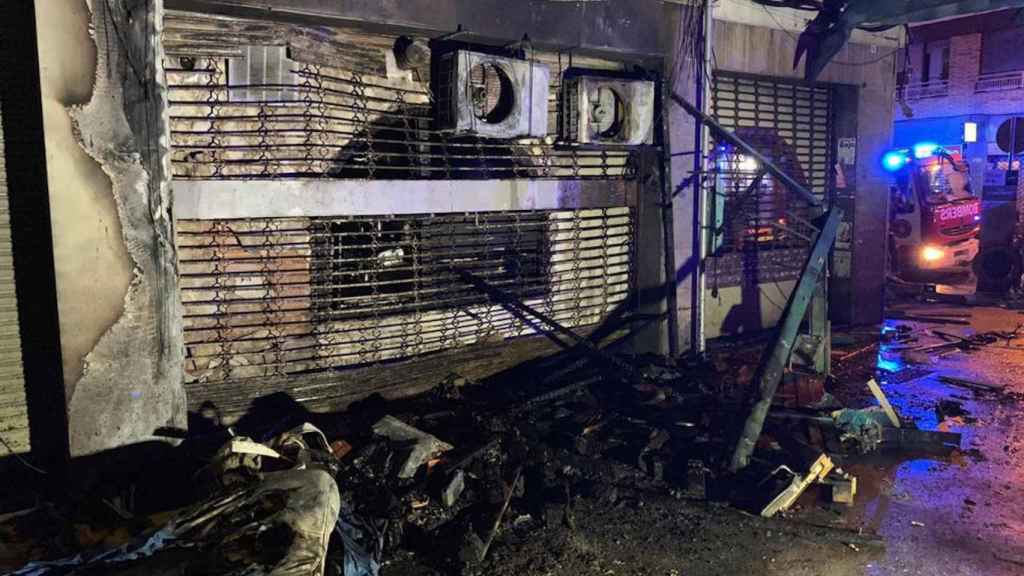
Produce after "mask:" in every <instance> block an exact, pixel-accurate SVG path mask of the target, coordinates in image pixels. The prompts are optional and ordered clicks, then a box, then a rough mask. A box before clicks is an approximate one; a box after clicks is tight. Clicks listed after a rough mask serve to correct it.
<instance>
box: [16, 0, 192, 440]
mask: <svg viewBox="0 0 1024 576" xmlns="http://www.w3.org/2000/svg"><path fill="white" fill-rule="evenodd" d="M161 13H162V2H161V1H160V0H155V1H146V0H141V1H139V2H123V1H116V2H109V1H108V0H98V1H96V0H94V1H93V2H90V3H86V2H84V1H78V0H70V1H69V0H37V5H36V27H37V33H38V38H39V61H40V75H41V78H40V80H41V89H42V98H43V122H44V130H45V141H46V155H47V168H48V179H49V190H50V205H51V210H52V218H53V237H54V260H55V268H56V278H57V302H58V311H59V314H60V330H61V350H62V353H63V357H64V366H63V370H64V376H65V378H64V379H65V386H66V397H67V410H68V420H69V436H70V438H69V443H70V449H71V455H72V456H80V455H85V454H91V453H96V452H100V451H103V450H107V449H111V448H115V447H118V446H123V445H126V444H131V443H136V442H140V441H145V440H149V439H152V438H153V434H154V432H155V431H156V430H157V429H158V428H161V427H177V428H183V427H184V426H185V408H184V407H185V397H184V389H183V386H182V381H183V380H182V376H181V355H182V344H181V326H180V303H179V302H178V296H177V289H176V284H175V282H176V281H175V273H174V262H175V260H174V252H173V243H172V242H171V238H172V235H171V222H170V219H169V216H168V212H169V203H168V192H167V190H168V188H167V182H166V176H165V175H166V174H167V170H166V154H165V152H166V143H167V138H166V135H165V134H164V133H163V131H164V130H165V129H166V122H165V121H164V120H163V114H164V110H165V107H166V94H165V92H164V91H163V90H162V89H161V84H162V79H161V77H160V74H159V71H158V70H157V67H156V65H155V64H154V63H156V62H160V60H161V56H162V48H161V46H160V43H159V33H158V32H159V27H160V26H161V23H160V18H159V15H160V14H161ZM129 118H130V119H131V121H129ZM133 128H134V131H133Z"/></svg>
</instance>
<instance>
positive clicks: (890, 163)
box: [882, 150, 910, 172]
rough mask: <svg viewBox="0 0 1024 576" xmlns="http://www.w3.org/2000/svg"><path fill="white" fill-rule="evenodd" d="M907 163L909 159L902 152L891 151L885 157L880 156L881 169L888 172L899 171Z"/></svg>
mask: <svg viewBox="0 0 1024 576" xmlns="http://www.w3.org/2000/svg"><path fill="white" fill-rule="evenodd" d="M908 162H910V158H907V153H906V152H905V151H903V150H893V151H892V152H886V154H885V156H882V167H883V168H885V169H886V170H888V171H889V172H896V171H898V170H900V169H901V168H903V167H904V166H906V165H907V163H908Z"/></svg>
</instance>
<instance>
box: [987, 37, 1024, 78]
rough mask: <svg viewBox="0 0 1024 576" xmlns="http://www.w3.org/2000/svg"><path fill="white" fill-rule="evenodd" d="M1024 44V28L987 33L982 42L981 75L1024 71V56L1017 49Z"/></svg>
mask: <svg viewBox="0 0 1024 576" xmlns="http://www.w3.org/2000/svg"><path fill="white" fill-rule="evenodd" d="M1022 42H1024V27H1016V28H1007V29H1006V30H996V31H993V32H986V33H985V35H984V36H983V37H982V40H981V73H982V74H999V73H1001V72H1016V71H1019V70H1024V55H1022V54H1021V51H1020V50H1018V49H1016V48H1017V47H1018V46H1020V45H1021V43H1022Z"/></svg>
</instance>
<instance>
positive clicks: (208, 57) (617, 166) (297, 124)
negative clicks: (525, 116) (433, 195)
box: [164, 11, 635, 180]
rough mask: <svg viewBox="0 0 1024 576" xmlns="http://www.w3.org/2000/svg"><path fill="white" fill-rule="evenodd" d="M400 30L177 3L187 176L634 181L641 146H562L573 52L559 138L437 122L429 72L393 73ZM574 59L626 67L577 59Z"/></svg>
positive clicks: (171, 70)
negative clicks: (461, 130)
mask: <svg viewBox="0 0 1024 576" xmlns="http://www.w3.org/2000/svg"><path fill="white" fill-rule="evenodd" d="M395 38H396V37H395V36H387V35H383V34H371V33H368V32H360V33H356V32H354V31H352V30H342V29H337V28H328V27H309V26H300V25H293V24H285V23H269V22H266V21H248V20H244V19H238V18H218V17H214V16H206V15H200V14H192V13H187V12H175V11H169V12H168V13H167V15H166V17H165V30H164V44H165V47H166V50H167V54H168V56H167V57H166V58H165V60H164V68H165V71H166V77H167V84H168V89H169V92H168V99H169V104H170V109H169V117H170V127H171V146H172V154H171V156H172V158H171V161H172V167H173V176H174V178H176V179H216V180H220V179H275V178H291V177H302V178H359V179H362V178H371V179H444V180H466V179H505V178H529V179H579V180H586V179H605V180H607V179H625V178H632V177H633V176H634V174H635V166H634V154H635V153H634V152H631V151H629V150H626V149H618V150H613V149H608V148H607V147H606V148H604V149H586V148H581V147H578V146H573V147H562V146H558V145H556V144H555V143H554V142H555V137H556V136H557V130H558V125H559V117H560V99H559V98H558V94H559V90H560V85H559V78H560V77H561V72H562V71H563V70H565V69H566V68H568V67H569V65H570V58H569V57H567V56H566V57H563V56H562V55H561V54H560V53H557V52H546V51H536V52H533V51H531V53H530V58H531V59H532V60H534V61H538V62H543V63H544V64H546V65H547V66H548V67H549V68H550V70H551V85H550V90H549V97H548V100H549V105H548V132H549V134H548V137H546V138H528V139H516V140H501V139H493V138H478V137H467V136H455V135H452V134H450V133H447V132H444V131H441V130H438V129H437V127H436V126H435V121H434V117H435V112H436V110H437V107H438V101H439V100H443V96H444V95H435V94H433V93H432V92H431V88H430V86H431V82H430V80H431V78H430V70H429V69H427V68H426V67H424V68H422V69H418V70H415V71H411V72H410V71H400V70H395V69H391V70H389V69H388V67H387V66H386V63H385V57H384V55H385V53H386V52H390V51H391V50H392V45H393V43H394V42H395ZM574 60H575V65H576V66H581V65H583V66H590V67H598V68H606V69H612V70H615V69H619V70H621V69H622V68H623V66H622V64H621V63H614V62H609V61H600V60H594V59H587V58H583V57H575V58H574Z"/></svg>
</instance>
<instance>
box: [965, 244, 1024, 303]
mask: <svg viewBox="0 0 1024 576" xmlns="http://www.w3.org/2000/svg"><path fill="white" fill-rule="evenodd" d="M973 268H974V275H975V276H977V277H978V291H979V292H993V293H998V294H1002V293H1005V292H1007V291H1009V290H1010V288H1012V287H1014V286H1017V284H1018V282H1019V281H1020V274H1021V255H1020V252H1019V251H1018V250H1017V249H1015V248H1013V247H1011V246H992V247H990V248H985V249H984V250H982V251H981V252H980V253H979V254H978V256H977V257H976V258H975V259H974V263H973Z"/></svg>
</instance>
